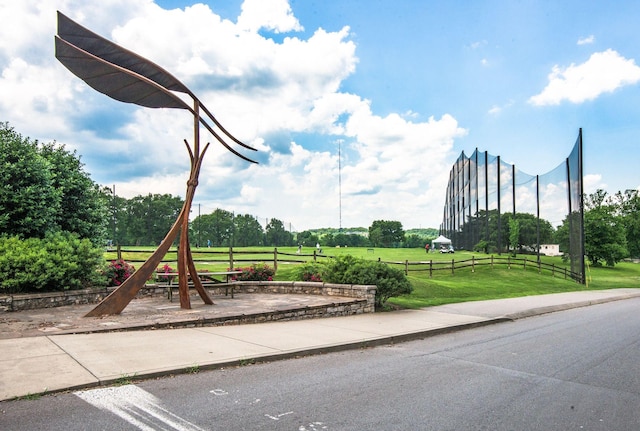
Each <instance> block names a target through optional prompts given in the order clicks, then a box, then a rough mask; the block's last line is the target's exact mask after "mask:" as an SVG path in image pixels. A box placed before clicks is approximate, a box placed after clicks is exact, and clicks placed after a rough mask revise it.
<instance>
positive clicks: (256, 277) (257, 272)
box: [227, 263, 276, 281]
mask: <svg viewBox="0 0 640 431" xmlns="http://www.w3.org/2000/svg"><path fill="white" fill-rule="evenodd" d="M234 270H236V271H242V274H236V275H233V276H232V277H231V279H232V280H233V281H273V276H274V275H275V273H276V272H275V271H274V269H273V268H271V267H270V266H269V265H266V264H264V263H262V264H259V265H258V264H255V263H254V264H253V265H251V266H248V267H246V268H234ZM227 271H231V269H230V268H227Z"/></svg>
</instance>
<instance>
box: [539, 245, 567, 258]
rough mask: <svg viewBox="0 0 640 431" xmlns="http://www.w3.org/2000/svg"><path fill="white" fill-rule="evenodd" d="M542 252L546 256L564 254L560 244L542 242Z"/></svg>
mask: <svg viewBox="0 0 640 431" xmlns="http://www.w3.org/2000/svg"><path fill="white" fill-rule="evenodd" d="M540 254H544V255H545V256H562V253H560V245H559V244H540Z"/></svg>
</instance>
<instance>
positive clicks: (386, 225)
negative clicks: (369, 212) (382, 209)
mask: <svg viewBox="0 0 640 431" xmlns="http://www.w3.org/2000/svg"><path fill="white" fill-rule="evenodd" d="M369 241H370V242H371V244H373V245H374V246H376V247H380V246H382V247H393V246H398V245H399V244H400V243H401V242H403V241H404V230H403V229H402V223H400V222H399V221H389V220H375V221H374V222H373V223H372V224H371V226H369Z"/></svg>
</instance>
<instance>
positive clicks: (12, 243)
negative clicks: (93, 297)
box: [0, 232, 106, 294]
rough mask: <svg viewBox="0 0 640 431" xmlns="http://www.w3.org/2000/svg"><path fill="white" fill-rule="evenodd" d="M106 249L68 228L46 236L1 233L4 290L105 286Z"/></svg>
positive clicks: (1, 285) (0, 290) (1, 286)
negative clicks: (26, 237)
mask: <svg viewBox="0 0 640 431" xmlns="http://www.w3.org/2000/svg"><path fill="white" fill-rule="evenodd" d="M104 265H105V261H104V257H103V253H102V250H101V249H100V248H97V247H95V246H93V245H92V244H91V241H89V240H88V239H79V238H78V236H77V235H75V234H71V233H67V232H57V233H50V234H47V235H46V236H45V237H44V238H43V239H39V238H28V239H20V238H18V237H17V236H0V293H4V294H12V293H29V292H37V291H49V292H54V291H60V290H75V289H86V288H89V287H94V286H104V285H105V284H106V280H105V277H104V276H103V275H102V274H101V271H100V270H101V269H102V268H103V267H104Z"/></svg>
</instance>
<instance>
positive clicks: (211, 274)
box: [156, 271, 242, 301]
mask: <svg viewBox="0 0 640 431" xmlns="http://www.w3.org/2000/svg"><path fill="white" fill-rule="evenodd" d="M239 274H242V271H207V272H198V273H197V274H196V276H197V277H198V278H199V279H200V282H212V283H226V285H225V287H224V296H227V295H228V294H229V289H231V298H232V299H233V290H234V287H235V286H234V285H233V284H230V283H229V279H230V278H231V277H232V276H234V275H239ZM179 276H180V274H179V273H177V272H156V279H161V277H166V280H167V284H168V287H167V298H169V300H170V301H172V300H173V290H172V285H173V283H172V282H173V278H174V277H179ZM187 276H188V277H189V278H191V274H187ZM216 276H217V277H221V276H222V277H225V279H224V281H223V280H218V279H216V278H215V277H216Z"/></svg>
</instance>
